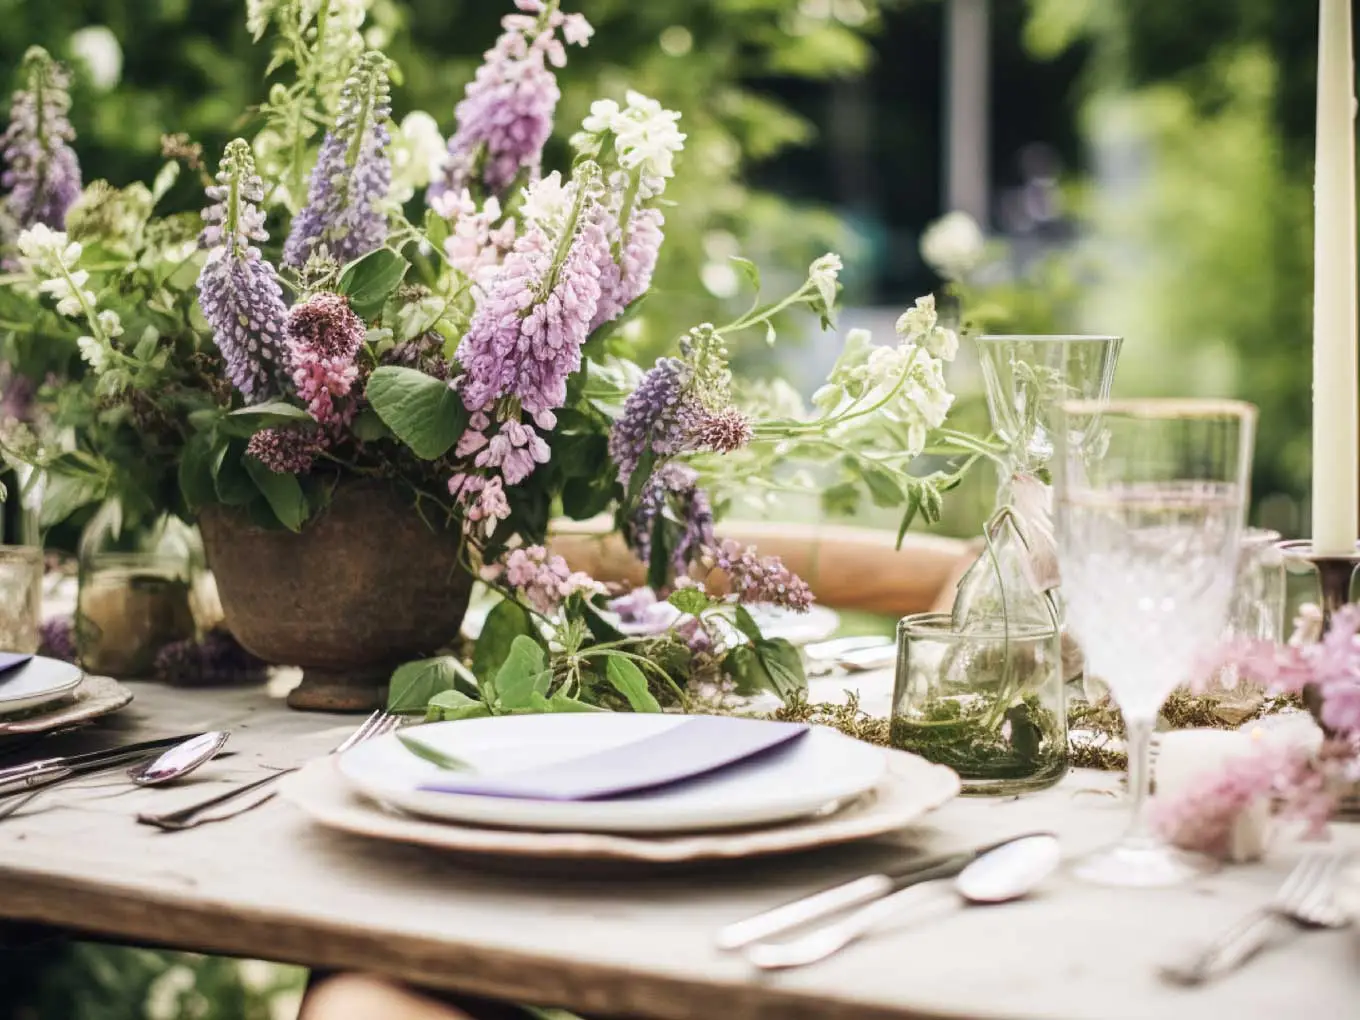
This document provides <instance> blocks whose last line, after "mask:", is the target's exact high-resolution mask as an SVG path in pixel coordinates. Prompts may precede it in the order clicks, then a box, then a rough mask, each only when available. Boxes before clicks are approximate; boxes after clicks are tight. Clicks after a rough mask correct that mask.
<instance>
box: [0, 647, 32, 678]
mask: <svg viewBox="0 0 1360 1020" xmlns="http://www.w3.org/2000/svg"><path fill="white" fill-rule="evenodd" d="M32 658H33V656H31V655H22V654H20V653H19V652H0V676H4V674H6V673H8V672H9V671H10V670H12V669H18V668H19V667H20V666H22V665H24V664H25V663H27V662H29V661H30V660H31V659H32Z"/></svg>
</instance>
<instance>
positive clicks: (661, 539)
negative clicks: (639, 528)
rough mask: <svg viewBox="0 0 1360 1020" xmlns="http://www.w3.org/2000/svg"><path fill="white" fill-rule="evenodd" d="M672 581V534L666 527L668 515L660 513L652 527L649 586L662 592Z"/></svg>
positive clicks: (648, 562) (648, 567)
mask: <svg viewBox="0 0 1360 1020" xmlns="http://www.w3.org/2000/svg"><path fill="white" fill-rule="evenodd" d="M670 579H671V547H670V533H669V530H668V529H667V527H666V515H665V514H664V513H660V514H657V515H656V523H655V524H653V525H652V548H651V556H650V558H649V559H648V561H647V586H648V587H649V588H651V589H653V590H654V591H660V590H661V589H662V588H665V587H666V586H667V584H669V583H670Z"/></svg>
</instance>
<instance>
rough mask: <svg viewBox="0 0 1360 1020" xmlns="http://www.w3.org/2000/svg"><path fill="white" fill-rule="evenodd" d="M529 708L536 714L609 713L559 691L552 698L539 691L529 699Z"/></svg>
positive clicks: (605, 709)
mask: <svg viewBox="0 0 1360 1020" xmlns="http://www.w3.org/2000/svg"><path fill="white" fill-rule="evenodd" d="M529 708H530V709H531V710H532V711H534V712H545V713H546V712H556V713H559V714H562V713H568V712H607V711H609V710H608V709H607V708H600V707H599V706H598V705H587V704H586V703H585V702H584V701H577V700H576V699H575V698H571V697H568V696H567V695H565V694H563V693H562V692H561V691H558V692H557V693H556V694H554V695H553V696H552V697H551V698H545V697H544V696H543V695H542V694H539V693H538V692H537V691H535V692H534V693H533V695H532V696H531V697H530V698H529Z"/></svg>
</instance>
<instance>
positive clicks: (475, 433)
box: [454, 411, 549, 485]
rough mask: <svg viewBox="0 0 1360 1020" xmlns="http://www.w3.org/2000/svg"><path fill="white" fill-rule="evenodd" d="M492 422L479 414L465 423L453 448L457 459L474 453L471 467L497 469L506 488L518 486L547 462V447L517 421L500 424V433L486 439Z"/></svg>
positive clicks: (536, 435) (540, 439) (535, 433)
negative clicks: (464, 427)
mask: <svg viewBox="0 0 1360 1020" xmlns="http://www.w3.org/2000/svg"><path fill="white" fill-rule="evenodd" d="M490 428H491V419H490V418H489V417H488V416H487V414H486V413H485V412H483V411H478V412H477V413H476V414H474V415H473V416H472V418H471V420H470V421H469V422H468V429H467V431H466V432H464V433H463V435H462V436H461V437H460V438H459V440H458V446H457V447H456V448H455V449H454V453H455V455H457V456H458V457H471V456H473V454H476V456H475V458H474V459H473V464H475V465H476V466H477V467H479V468H494V469H499V471H500V473H501V474H502V475H503V476H504V477H505V484H506V485H518V484H519V483H520V482H522V481H524V479H526V478H528V477H529V476H530V475H531V474H533V472H534V468H536V467H537V466H538V465H539V464H546V463H548V457H549V450H548V444H547V443H545V442H544V441H543V437H542V436H540V435H539V434H538V433H537V432H535V431H534V430H533V429H532V428H531V427H530V426H528V425H526V424H524V423H523V422H520V421H505V422H501V425H500V430H499V431H498V432H496V433H495V434H494V435H492V436H491V437H490V438H488V437H487V432H488V431H489V430H490Z"/></svg>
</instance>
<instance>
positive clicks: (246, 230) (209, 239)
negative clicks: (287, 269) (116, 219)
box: [198, 138, 288, 402]
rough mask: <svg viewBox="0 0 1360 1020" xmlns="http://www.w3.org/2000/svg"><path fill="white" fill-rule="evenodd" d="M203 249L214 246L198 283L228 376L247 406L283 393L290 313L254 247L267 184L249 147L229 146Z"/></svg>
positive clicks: (212, 193)
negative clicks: (286, 339) (287, 323)
mask: <svg viewBox="0 0 1360 1020" xmlns="http://www.w3.org/2000/svg"><path fill="white" fill-rule="evenodd" d="M207 194H208V197H209V198H210V199H212V204H211V205H209V206H208V208H207V209H205V210H204V211H203V220H204V223H205V224H206V226H205V227H204V229H203V236H202V238H201V241H200V243H201V244H203V246H204V247H206V248H208V258H207V261H206V262H204V263H203V269H202V271H201V272H200V273H199V277H198V303H199V306H200V307H201V308H202V310H203V317H204V318H205V319H207V320H208V325H209V326H211V327H212V333H213V341H214V342H215V343H216V344H217V348H218V350H220V351H221V352H222V357H223V359H224V360H225V361H226V363H227V378H228V379H230V380H231V383H232V385H233V386H235V387H236V388H237V389H238V390H240V391H241V395H242V396H244V397H245V398H246V400H247V401H250V402H254V401H259V400H264V399H266V398H268V397H270V396H273V395H275V394H277V393H278V392H279V391H280V389H281V380H282V378H283V372H284V369H285V367H286V362H285V355H284V348H283V335H284V321H285V320H286V318H287V316H288V309H287V307H286V306H285V305H284V303H283V291H282V289H281V288H280V286H279V278H278V274H277V273H276V272H275V271H274V267H273V266H272V265H270V264H269V263H268V262H266V261H265V259H264V258H263V256H261V254H260V249H259V248H256V247H255V246H254V245H253V244H252V243H251V242H252V241H266V240H268V239H269V235H268V234H267V233H265V229H264V214H263V213H262V212H261V211H260V209H259V205H258V203H259V202H261V201H263V200H264V183H263V182H262V181H261V180H260V178H259V177H258V176H257V175H256V173H255V160H254V158H253V157H252V156H251V154H250V146H249V145H247V144H246V142H245V141H244V140H242V139H240V138H238V139H236V140H235V141H233V142H230V143H229V144H228V145H227V151H226V153H225V155H223V157H222V165H221V169H220V170H219V171H218V173H217V183H216V184H214V185H211V186H210V187H209V188H208V189H207Z"/></svg>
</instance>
